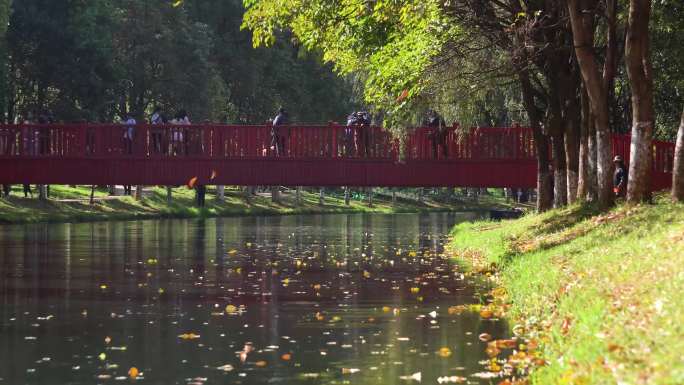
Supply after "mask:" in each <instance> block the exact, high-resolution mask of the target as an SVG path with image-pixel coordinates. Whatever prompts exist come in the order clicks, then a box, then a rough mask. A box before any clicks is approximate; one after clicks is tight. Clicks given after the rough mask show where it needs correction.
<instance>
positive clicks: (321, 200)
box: [318, 187, 325, 206]
mask: <svg viewBox="0 0 684 385" xmlns="http://www.w3.org/2000/svg"><path fill="white" fill-rule="evenodd" d="M318 204H319V205H321V206H325V188H323V187H321V189H320V191H319V192H318Z"/></svg>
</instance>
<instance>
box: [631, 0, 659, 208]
mask: <svg viewBox="0 0 684 385" xmlns="http://www.w3.org/2000/svg"><path fill="white" fill-rule="evenodd" d="M650 14H651V1H650V0H631V1H630V2H629V21H628V22H627V39H626V42H625V63H626V64H627V75H629V83H630V88H631V90H632V142H631V146H630V153H629V174H628V175H629V179H628V183H627V201H628V202H631V203H638V202H644V201H648V200H650V198H651V170H652V163H653V162H652V160H653V155H652V152H653V126H654V121H655V112H654V110H653V73H652V72H653V71H652V68H651V53H650V38H649V30H648V23H649V21H650Z"/></svg>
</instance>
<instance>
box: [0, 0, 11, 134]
mask: <svg viewBox="0 0 684 385" xmlns="http://www.w3.org/2000/svg"><path fill="white" fill-rule="evenodd" d="M11 5H12V2H11V0H0V122H4V121H5V119H6V118H5V114H6V112H7V102H8V100H7V99H8V98H7V91H8V84H7V65H8V59H9V58H8V51H7V25H8V24H9V18H10V10H11Z"/></svg>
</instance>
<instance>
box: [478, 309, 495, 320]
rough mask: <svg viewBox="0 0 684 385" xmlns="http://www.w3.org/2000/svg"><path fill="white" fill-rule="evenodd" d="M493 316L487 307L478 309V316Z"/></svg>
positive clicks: (486, 317)
mask: <svg viewBox="0 0 684 385" xmlns="http://www.w3.org/2000/svg"><path fill="white" fill-rule="evenodd" d="M493 316H494V313H492V311H491V310H489V309H482V310H480V317H482V318H484V319H489V318H492V317H493Z"/></svg>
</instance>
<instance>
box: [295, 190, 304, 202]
mask: <svg viewBox="0 0 684 385" xmlns="http://www.w3.org/2000/svg"><path fill="white" fill-rule="evenodd" d="M295 200H296V202H297V206H301V205H302V186H297V191H296V195H295Z"/></svg>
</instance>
